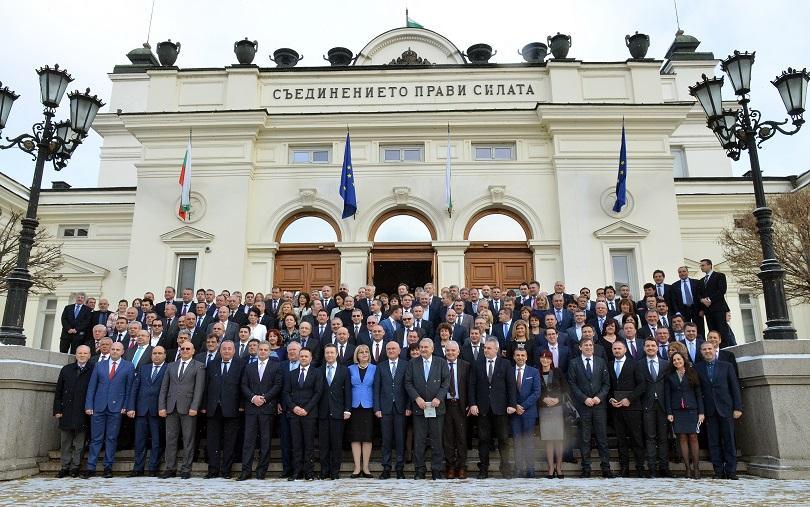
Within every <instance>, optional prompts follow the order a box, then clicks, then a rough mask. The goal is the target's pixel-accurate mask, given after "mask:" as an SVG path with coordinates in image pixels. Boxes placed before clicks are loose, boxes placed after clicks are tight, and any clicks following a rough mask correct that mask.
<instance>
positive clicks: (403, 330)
mask: <svg viewBox="0 0 810 507" xmlns="http://www.w3.org/2000/svg"><path fill="white" fill-rule="evenodd" d="M400 322H401V323H402V326H401V327H400V328H399V329H397V330H396V331H394V337H393V341H395V342H397V343H398V344H399V346H400V347H402V348H405V347H406V346H407V343H408V333H410V332H411V331H416V333H417V334H418V335H419V338H420V339H422V338H424V337H425V331H424V328H422V329H419V330H417V329H416V326H415V324H414V316H413V314H410V313H404V314H402V319H401V320H400Z"/></svg>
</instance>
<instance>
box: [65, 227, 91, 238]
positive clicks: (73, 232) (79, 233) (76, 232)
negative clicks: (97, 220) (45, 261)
mask: <svg viewBox="0 0 810 507" xmlns="http://www.w3.org/2000/svg"><path fill="white" fill-rule="evenodd" d="M89 231H90V226H89V225H60V226H59V237H60V238H86V237H87V233H88V232H89Z"/></svg>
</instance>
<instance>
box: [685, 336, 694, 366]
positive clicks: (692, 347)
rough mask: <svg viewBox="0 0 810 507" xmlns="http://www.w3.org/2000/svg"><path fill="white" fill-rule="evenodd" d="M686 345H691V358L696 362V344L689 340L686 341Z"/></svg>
mask: <svg viewBox="0 0 810 507" xmlns="http://www.w3.org/2000/svg"><path fill="white" fill-rule="evenodd" d="M686 346H687V347H689V359H691V360H692V362H693V363H694V362H695V344H694V343H692V341H690V340H687V341H686Z"/></svg>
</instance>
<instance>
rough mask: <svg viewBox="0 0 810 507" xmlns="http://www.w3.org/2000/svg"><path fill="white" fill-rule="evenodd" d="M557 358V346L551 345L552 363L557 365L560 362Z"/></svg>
mask: <svg viewBox="0 0 810 507" xmlns="http://www.w3.org/2000/svg"><path fill="white" fill-rule="evenodd" d="M558 358H559V355H558V353H557V346H556V345H552V346H551V360H552V361H554V364H555V365H557V366H559V365H560V362H559V361H558V360H557V359H558Z"/></svg>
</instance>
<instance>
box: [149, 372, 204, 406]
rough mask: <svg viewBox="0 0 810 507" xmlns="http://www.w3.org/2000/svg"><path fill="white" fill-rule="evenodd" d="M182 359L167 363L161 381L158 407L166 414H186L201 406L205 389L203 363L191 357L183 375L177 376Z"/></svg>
mask: <svg viewBox="0 0 810 507" xmlns="http://www.w3.org/2000/svg"><path fill="white" fill-rule="evenodd" d="M182 364H183V362H182V361H176V362H174V363H171V364H169V368H168V370H167V371H166V375H164V377H163V383H162V385H161V386H160V398H159V399H158V407H159V408H160V410H165V411H166V413H167V414H173V413H174V412H177V413H178V414H182V415H186V414H188V411H189V410H197V411H199V410H200V409H201V408H203V407H202V401H203V391H204V390H205V365H204V364H202V363H200V362H197V361H195V360H194V359H191V360H190V361H189V362H188V365H187V366H186V368H185V370H184V371H183V376H182V377H179V378H178V374H179V373H180V367H181V366H182Z"/></svg>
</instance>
